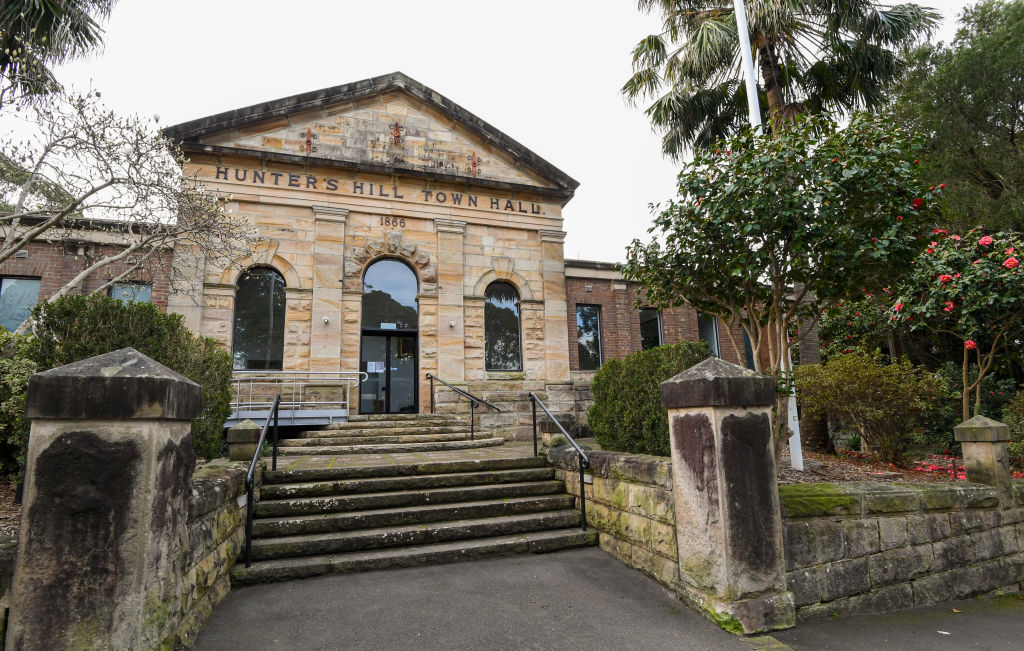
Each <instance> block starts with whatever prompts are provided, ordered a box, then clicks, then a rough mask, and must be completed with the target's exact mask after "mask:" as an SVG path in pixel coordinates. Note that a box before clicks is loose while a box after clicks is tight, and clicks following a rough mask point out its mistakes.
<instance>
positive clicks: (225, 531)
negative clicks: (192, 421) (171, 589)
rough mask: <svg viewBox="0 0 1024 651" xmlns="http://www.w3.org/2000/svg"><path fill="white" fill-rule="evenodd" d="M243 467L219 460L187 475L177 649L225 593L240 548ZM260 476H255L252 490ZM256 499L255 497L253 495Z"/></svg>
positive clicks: (197, 629) (192, 636)
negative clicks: (188, 497)
mask: <svg viewBox="0 0 1024 651" xmlns="http://www.w3.org/2000/svg"><path fill="white" fill-rule="evenodd" d="M248 467H249V464H248V463H236V462H229V461H226V460H223V459H218V460H215V461H212V462H210V463H208V464H206V465H203V466H200V467H199V468H197V469H196V471H195V473H194V474H193V475H192V499H191V500H190V502H189V508H188V540H187V543H186V545H185V547H184V548H183V550H182V553H183V554H184V555H185V564H184V566H185V567H186V568H187V571H186V574H185V576H184V577H183V578H182V584H181V593H180V594H181V599H180V602H179V604H180V608H179V612H177V613H173V616H175V617H177V618H178V620H179V621H180V626H179V628H178V643H179V644H180V645H182V646H192V644H194V643H195V640H196V637H197V636H198V635H199V632H200V631H201V630H202V629H203V627H204V626H205V625H206V622H207V620H208V619H209V618H210V615H212V614H213V608H214V606H216V605H217V604H218V603H219V602H220V601H221V599H223V598H224V597H225V596H227V594H228V591H229V590H230V589H231V579H230V572H231V567H232V566H233V565H234V564H235V561H236V560H237V559H238V557H239V555H240V554H241V553H242V551H243V548H244V546H245V508H246V507H245V473H246V471H247V470H248ZM259 477H260V473H259V472H257V487H258V486H259V482H258V480H259ZM257 495H258V493H257Z"/></svg>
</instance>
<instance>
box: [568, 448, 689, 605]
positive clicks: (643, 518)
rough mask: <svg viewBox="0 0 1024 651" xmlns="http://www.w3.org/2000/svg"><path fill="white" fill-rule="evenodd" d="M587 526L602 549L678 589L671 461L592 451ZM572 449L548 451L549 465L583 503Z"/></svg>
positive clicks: (586, 486) (574, 452)
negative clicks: (598, 536)
mask: <svg viewBox="0 0 1024 651" xmlns="http://www.w3.org/2000/svg"><path fill="white" fill-rule="evenodd" d="M587 455H588V456H589V457H590V469H589V470H588V471H587V474H588V475H589V476H591V477H593V483H592V484H585V491H586V498H587V524H588V525H590V526H592V527H594V528H595V529H597V530H598V531H599V532H600V544H601V548H602V549H604V550H605V551H608V552H609V553H611V554H612V555H614V556H615V557H616V558H618V559H619V560H620V561H622V562H623V563H625V564H626V565H629V566H630V567H633V568H636V569H638V570H640V571H641V572H643V573H644V574H647V575H648V576H651V577H652V578H654V579H655V580H656V581H658V582H659V583H661V584H663V585H665V586H667V587H669V588H671V589H673V590H675V589H676V588H677V587H678V582H679V565H678V562H677V558H678V556H677V550H676V531H675V512H674V510H673V507H672V504H673V499H672V463H671V461H670V460H669V459H668V458H667V457H653V456H647V455H637V454H624V453H621V452H603V451H599V450H594V451H588V452H587ZM576 458H577V455H576V451H575V450H574V449H573V448H571V447H570V446H562V447H556V448H552V449H551V450H549V451H548V463H550V464H551V465H553V466H554V467H555V472H556V474H557V476H558V478H559V479H562V480H564V481H565V485H566V488H567V489H568V491H569V493H571V494H572V495H575V496H576V497H577V506H578V503H579V499H578V498H579V494H580V492H579V485H580V475H579V470H578V466H577V465H576Z"/></svg>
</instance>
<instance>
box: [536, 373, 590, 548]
mask: <svg viewBox="0 0 1024 651" xmlns="http://www.w3.org/2000/svg"><path fill="white" fill-rule="evenodd" d="M530 400H531V401H532V403H533V405H532V407H533V456H537V405H540V408H541V409H543V410H544V413H545V414H547V415H548V418H550V419H551V422H552V423H554V424H555V425H556V426H557V427H558V429H559V430H561V432H562V434H563V435H565V439H566V440H567V441H569V444H570V445H572V447H574V448H576V454H577V455H578V456H577V464H578V465H579V469H580V515H581V516H583V530H584V531H586V530H587V492H586V491H585V490H584V489H583V486H584V484H585V483H586V481H585V480H584V479H583V475H584V473H583V471H584V470H586V469H587V468H589V467H590V457H588V456H587V453H586V452H584V451H583V448H581V447H580V446H579V444H578V443H576V441H575V440H574V439H573V438H572V437H571V436H569V432H566V431H565V428H564V427H562V424H561V423H559V422H558V419H557V418H555V417H554V415H552V413H551V412H550V411H548V408H547V407H546V406H545V405H544V403H543V402H542V401H541V399H540V398H538V397H537V394H535V393H534V392H533V391H531V392H530Z"/></svg>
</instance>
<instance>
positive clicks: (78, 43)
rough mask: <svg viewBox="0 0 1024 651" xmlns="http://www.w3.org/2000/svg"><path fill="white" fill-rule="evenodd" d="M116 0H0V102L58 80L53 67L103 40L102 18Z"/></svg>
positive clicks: (44, 88)
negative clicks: (1, 0)
mask: <svg viewBox="0 0 1024 651" xmlns="http://www.w3.org/2000/svg"><path fill="white" fill-rule="evenodd" d="M115 2H116V0H4V2H3V3H0V106H2V105H3V104H4V102H5V101H8V100H10V99H11V98H13V97H16V96H19V95H28V96H37V95H39V94H42V93H46V92H49V91H51V90H53V89H54V88H56V87H57V86H58V84H57V81H56V79H55V78H54V76H53V72H52V70H51V67H52V66H54V65H58V64H61V63H64V62H66V61H69V60H71V59H76V58H79V57H82V56H85V55H86V54H88V53H89V52H92V51H93V50H96V49H97V48H99V47H100V46H101V45H102V43H103V30H102V29H101V28H100V21H102V20H104V19H106V18H107V17H108V16H110V11H111V9H113V7H114V3H115Z"/></svg>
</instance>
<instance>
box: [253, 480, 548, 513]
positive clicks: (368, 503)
mask: <svg viewBox="0 0 1024 651" xmlns="http://www.w3.org/2000/svg"><path fill="white" fill-rule="evenodd" d="M564 491H565V484H564V483H563V482H561V481H557V480H551V481H535V482H516V483H511V484H497V485H491V486H455V487H451V488H433V489H428V490H412V491H394V492H387V493H367V494H365V495H338V496H330V497H300V498H297V499H287V500H260V501H259V502H257V503H256V508H255V510H254V513H255V515H256V516H258V517H261V518H264V517H283V516H289V515H308V514H310V513H337V512H339V511H359V510H363V509H383V508H389V507H398V506H418V505H422V504H451V503H452V502H473V501H478V500H494V499H505V498H510V497H526V496H528V495H551V494H554V493H559V492H564Z"/></svg>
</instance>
